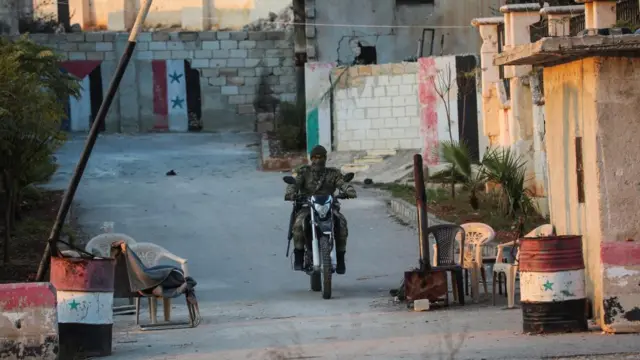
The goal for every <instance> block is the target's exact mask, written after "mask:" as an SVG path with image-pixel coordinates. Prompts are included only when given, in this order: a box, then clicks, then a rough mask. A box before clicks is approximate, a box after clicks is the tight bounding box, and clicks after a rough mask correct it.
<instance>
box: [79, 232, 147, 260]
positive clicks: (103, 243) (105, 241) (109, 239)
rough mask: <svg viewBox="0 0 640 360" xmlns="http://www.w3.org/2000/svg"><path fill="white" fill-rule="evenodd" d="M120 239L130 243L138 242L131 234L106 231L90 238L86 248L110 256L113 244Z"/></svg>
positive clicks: (95, 253) (94, 253)
mask: <svg viewBox="0 0 640 360" xmlns="http://www.w3.org/2000/svg"><path fill="white" fill-rule="evenodd" d="M119 240H122V241H124V242H125V243H127V244H129V245H132V244H135V243H136V241H135V240H134V239H133V238H132V237H131V236H129V235H125V234H118V233H104V234H100V235H98V236H96V237H94V238H93V239H91V240H89V242H88V243H87V245H86V246H85V250H86V251H87V252H88V253H91V254H93V255H95V256H100V257H109V256H111V244H113V243H114V242H116V241H119Z"/></svg>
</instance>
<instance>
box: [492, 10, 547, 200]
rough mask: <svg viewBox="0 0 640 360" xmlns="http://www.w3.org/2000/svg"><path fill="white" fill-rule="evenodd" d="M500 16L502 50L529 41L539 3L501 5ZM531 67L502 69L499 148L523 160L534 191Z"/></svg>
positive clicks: (537, 15)
mask: <svg viewBox="0 0 640 360" xmlns="http://www.w3.org/2000/svg"><path fill="white" fill-rule="evenodd" d="M500 11H501V12H502V13H503V14H504V23H505V47H504V48H505V51H508V50H509V49H512V48H514V47H515V46H518V45H523V44H528V43H530V42H531V33H530V26H531V25H533V24H535V23H537V22H538V21H540V4H538V3H531V4H516V5H505V6H502V7H501V8H500ZM531 71H532V66H531V65H520V66H505V67H504V74H505V78H507V79H509V88H510V95H511V96H510V105H511V109H510V110H508V114H507V117H508V118H507V123H506V124H505V125H504V126H505V127H506V128H504V129H503V130H504V131H505V132H508V138H505V137H506V134H504V135H503V139H504V140H506V141H508V143H503V144H502V145H503V146H511V148H512V149H513V150H514V151H515V152H516V154H518V155H519V156H520V157H521V158H522V160H523V161H526V164H527V166H526V168H527V174H526V178H527V179H528V181H527V187H528V188H529V189H530V190H531V191H533V192H535V193H536V194H537V193H539V191H538V190H537V189H536V181H535V149H534V124H533V98H532V93H531V86H530V83H529V75H530V74H531Z"/></svg>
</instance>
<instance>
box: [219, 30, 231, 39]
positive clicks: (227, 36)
mask: <svg viewBox="0 0 640 360" xmlns="http://www.w3.org/2000/svg"><path fill="white" fill-rule="evenodd" d="M216 38H217V39H218V40H229V39H231V33H230V32H229V31H218V32H217V33H216Z"/></svg>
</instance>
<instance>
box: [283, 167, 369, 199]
mask: <svg viewBox="0 0 640 360" xmlns="http://www.w3.org/2000/svg"><path fill="white" fill-rule="evenodd" d="M323 178H324V179H323ZM336 189H339V190H340V191H341V192H343V193H345V194H346V195H347V196H348V197H349V198H356V197H357V194H356V190H355V189H354V188H353V186H351V185H350V184H349V183H347V182H345V181H344V179H343V177H342V173H341V172H340V170H339V169H336V168H331V167H327V168H325V170H324V171H323V172H321V173H315V172H314V171H313V170H311V167H309V166H304V167H302V168H300V170H299V171H298V174H297V176H296V184H295V185H287V190H286V192H285V195H284V199H285V200H293V198H294V196H295V195H296V193H298V192H299V193H300V194H301V195H307V196H311V195H333V193H334V192H335V191H336Z"/></svg>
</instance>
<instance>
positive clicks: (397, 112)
mask: <svg viewBox="0 0 640 360" xmlns="http://www.w3.org/2000/svg"><path fill="white" fill-rule="evenodd" d="M405 115H406V113H405V111H404V108H403V107H394V108H393V117H396V118H398V117H402V116H405Z"/></svg>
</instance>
